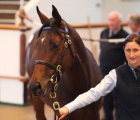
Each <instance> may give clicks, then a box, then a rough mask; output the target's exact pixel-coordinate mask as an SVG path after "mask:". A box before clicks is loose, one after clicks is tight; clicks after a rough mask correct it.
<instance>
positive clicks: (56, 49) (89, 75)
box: [26, 6, 102, 120]
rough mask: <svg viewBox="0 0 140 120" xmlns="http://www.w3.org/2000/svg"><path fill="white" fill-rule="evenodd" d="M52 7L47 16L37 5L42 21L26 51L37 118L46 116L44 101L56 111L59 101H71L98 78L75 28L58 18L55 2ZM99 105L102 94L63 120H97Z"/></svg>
mask: <svg viewBox="0 0 140 120" xmlns="http://www.w3.org/2000/svg"><path fill="white" fill-rule="evenodd" d="M52 8H53V10H52V18H50V19H48V18H47V17H46V16H45V15H44V14H43V13H42V12H40V10H39V9H38V7H37V13H38V15H39V18H40V20H41V22H42V24H43V25H42V27H41V28H40V30H38V31H37V32H36V33H35V34H34V37H33V39H32V41H31V42H30V43H29V44H28V47H27V52H26V53H27V54H26V70H27V73H28V74H29V79H30V81H29V88H30V90H31V93H32V96H33V105H34V109H35V111H36V117H37V120H46V117H45V115H44V103H45V104H47V105H48V106H50V107H51V108H53V109H55V112H58V109H59V105H60V106H61V107H62V106H64V105H65V104H67V103H69V102H71V101H72V100H74V99H75V98H76V97H77V96H78V95H79V94H81V93H84V92H86V91H87V90H89V89H90V88H91V87H95V86H96V85H97V84H98V83H99V82H100V81H101V79H102V73H101V70H100V68H99V67H98V65H97V63H96V61H95V59H94V57H93V55H92V53H91V52H90V51H89V50H88V49H87V48H86V47H85V46H84V44H83V42H82V39H81V38H80V36H79V35H78V33H77V32H76V30H75V29H74V28H73V27H72V26H70V25H69V24H68V23H66V22H65V21H64V20H63V19H62V18H61V16H60V14H59V12H58V10H57V9H56V7H55V6H52ZM49 94H50V95H49ZM52 104H53V105H52ZM56 106H57V107H56ZM101 106H102V98H100V99H99V100H98V101H97V102H94V103H92V104H90V105H88V106H86V107H84V108H82V109H78V110H76V111H74V112H72V113H71V114H69V115H68V116H66V117H65V118H64V120H99V110H100V108H101ZM54 119H55V118H54Z"/></svg>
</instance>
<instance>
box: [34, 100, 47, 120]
mask: <svg viewBox="0 0 140 120" xmlns="http://www.w3.org/2000/svg"><path fill="white" fill-rule="evenodd" d="M33 106H34V109H35V112H36V118H37V120H47V119H46V117H45V113H44V106H45V105H44V102H43V101H42V100H41V99H40V98H39V97H33Z"/></svg>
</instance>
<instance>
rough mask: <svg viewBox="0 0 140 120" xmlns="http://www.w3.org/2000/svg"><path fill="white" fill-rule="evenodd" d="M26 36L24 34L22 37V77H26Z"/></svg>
mask: <svg viewBox="0 0 140 120" xmlns="http://www.w3.org/2000/svg"><path fill="white" fill-rule="evenodd" d="M25 49H26V36H25V34H24V33H22V34H21V36H20V75H21V76H25V56H26V51H25Z"/></svg>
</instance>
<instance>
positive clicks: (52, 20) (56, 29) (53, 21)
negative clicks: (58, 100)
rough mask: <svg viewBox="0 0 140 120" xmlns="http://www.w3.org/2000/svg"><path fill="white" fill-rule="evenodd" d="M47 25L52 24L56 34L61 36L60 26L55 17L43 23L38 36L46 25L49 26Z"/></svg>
mask: <svg viewBox="0 0 140 120" xmlns="http://www.w3.org/2000/svg"><path fill="white" fill-rule="evenodd" d="M47 26H50V27H51V29H52V31H53V32H54V33H55V34H57V35H59V36H61V34H60V31H59V28H58V26H57V24H56V22H55V20H54V18H50V19H49V20H48V21H47V22H46V23H44V24H43V25H42V27H41V28H40V30H39V34H38V37H40V35H41V32H42V31H43V28H44V27H47Z"/></svg>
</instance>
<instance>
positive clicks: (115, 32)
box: [109, 26, 121, 36]
mask: <svg viewBox="0 0 140 120" xmlns="http://www.w3.org/2000/svg"><path fill="white" fill-rule="evenodd" d="M120 30H121V26H119V28H118V29H117V30H115V31H111V30H110V29H109V36H112V32H113V33H114V34H117V33H118V32H119V31H120Z"/></svg>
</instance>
